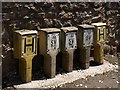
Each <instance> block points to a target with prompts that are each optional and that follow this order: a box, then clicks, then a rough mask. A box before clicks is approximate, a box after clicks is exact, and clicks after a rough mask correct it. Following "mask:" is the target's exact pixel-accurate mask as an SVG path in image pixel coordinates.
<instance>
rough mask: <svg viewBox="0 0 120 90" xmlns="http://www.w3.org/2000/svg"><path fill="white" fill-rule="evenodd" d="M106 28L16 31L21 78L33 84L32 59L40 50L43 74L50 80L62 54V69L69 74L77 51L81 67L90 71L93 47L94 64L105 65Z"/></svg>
mask: <svg viewBox="0 0 120 90" xmlns="http://www.w3.org/2000/svg"><path fill="white" fill-rule="evenodd" d="M105 26H106V23H102V22H100V23H93V24H92V25H87V24H83V25H79V26H78V27H62V28H60V29H58V28H44V29H39V30H38V31H36V30H16V31H15V32H14V58H16V59H19V75H20V77H21V79H22V81H24V82H29V81H31V77H32V59H33V57H34V56H35V55H37V51H38V50H37V49H38V47H39V54H41V55H43V56H44V71H45V73H46V75H48V76H49V77H51V78H53V77H55V74H56V56H57V54H58V53H59V52H61V53H62V54H63V57H62V67H63V69H64V70H65V71H68V72H71V71H72V70H73V58H74V51H75V50H76V49H78V50H79V52H80V55H79V63H80V67H82V68H84V69H87V68H89V64H90V48H91V46H92V45H93V46H94V61H95V62H96V63H97V64H102V63H103V59H104V52H103V51H104V47H103V46H104V40H105V37H106V36H105V35H106V34H105V32H106V29H105ZM38 38H39V39H38ZM37 43H39V45H38V44H37Z"/></svg>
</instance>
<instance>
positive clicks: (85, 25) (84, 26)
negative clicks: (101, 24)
mask: <svg viewBox="0 0 120 90" xmlns="http://www.w3.org/2000/svg"><path fill="white" fill-rule="evenodd" d="M78 27H82V28H94V26H92V25H88V24H82V25H78Z"/></svg>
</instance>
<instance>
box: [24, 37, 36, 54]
mask: <svg viewBox="0 0 120 90" xmlns="http://www.w3.org/2000/svg"><path fill="white" fill-rule="evenodd" d="M35 38H36V36H35V35H33V36H23V37H22V53H23V54H25V53H26V54H33V53H36V39H35Z"/></svg>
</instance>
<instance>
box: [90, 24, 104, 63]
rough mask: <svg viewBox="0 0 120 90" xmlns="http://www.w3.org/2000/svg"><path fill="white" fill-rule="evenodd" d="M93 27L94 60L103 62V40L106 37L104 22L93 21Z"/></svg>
mask: <svg viewBox="0 0 120 90" xmlns="http://www.w3.org/2000/svg"><path fill="white" fill-rule="evenodd" d="M92 25H94V26H95V29H94V61H95V62H96V63H97V64H103V60H104V42H105V39H106V28H105V26H106V23H93V24H92Z"/></svg>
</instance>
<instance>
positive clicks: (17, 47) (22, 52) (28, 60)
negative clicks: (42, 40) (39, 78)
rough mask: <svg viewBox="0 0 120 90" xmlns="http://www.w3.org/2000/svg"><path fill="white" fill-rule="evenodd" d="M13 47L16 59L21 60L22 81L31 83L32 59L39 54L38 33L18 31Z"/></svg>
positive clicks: (15, 34)
mask: <svg viewBox="0 0 120 90" xmlns="http://www.w3.org/2000/svg"><path fill="white" fill-rule="evenodd" d="M33 38H34V42H33ZM25 40H26V42H25ZM13 47H14V52H13V54H14V58H16V59H19V75H20V77H21V79H22V81H24V82H29V81H31V77H32V59H33V57H34V56H35V55H36V54H37V50H36V49H37V31H35V30H16V31H15V32H14V42H13ZM32 49H33V50H32Z"/></svg>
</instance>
